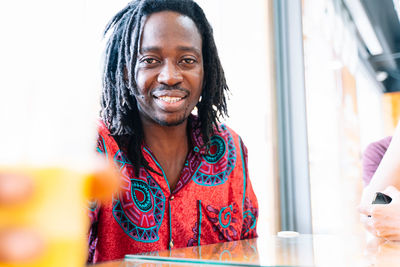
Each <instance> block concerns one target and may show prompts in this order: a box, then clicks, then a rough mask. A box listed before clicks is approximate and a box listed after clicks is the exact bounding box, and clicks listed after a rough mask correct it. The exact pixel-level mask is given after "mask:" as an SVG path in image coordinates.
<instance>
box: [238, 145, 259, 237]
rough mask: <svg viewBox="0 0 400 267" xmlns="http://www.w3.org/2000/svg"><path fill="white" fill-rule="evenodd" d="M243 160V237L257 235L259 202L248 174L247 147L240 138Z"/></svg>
mask: <svg viewBox="0 0 400 267" xmlns="http://www.w3.org/2000/svg"><path fill="white" fill-rule="evenodd" d="M240 148H241V152H242V157H243V158H242V160H243V162H244V176H245V177H243V179H244V195H243V203H242V204H243V225H242V234H241V239H247V238H255V237H257V220H258V202H257V198H256V195H255V194H254V191H253V187H252V186H251V182H250V179H249V175H248V173H249V172H248V167H247V158H248V157H247V148H246V146H245V145H244V143H243V141H242V140H241V139H240Z"/></svg>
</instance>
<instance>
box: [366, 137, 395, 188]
mask: <svg viewBox="0 0 400 267" xmlns="http://www.w3.org/2000/svg"><path fill="white" fill-rule="evenodd" d="M391 140H392V137H391V136H388V137H385V138H383V139H381V140H379V141H377V142H373V143H371V144H369V145H368V147H367V148H366V149H365V151H364V153H363V156H362V170H363V177H362V178H363V181H364V186H367V185H368V184H369V183H370V182H371V179H372V176H374V174H375V171H376V169H377V168H378V166H379V164H380V163H381V160H382V158H383V156H384V155H385V153H386V150H387V148H388V147H389V144H390V141H391Z"/></svg>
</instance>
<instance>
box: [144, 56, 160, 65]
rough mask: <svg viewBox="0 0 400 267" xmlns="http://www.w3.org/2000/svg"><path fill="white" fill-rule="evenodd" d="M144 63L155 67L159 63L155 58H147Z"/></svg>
mask: <svg viewBox="0 0 400 267" xmlns="http://www.w3.org/2000/svg"><path fill="white" fill-rule="evenodd" d="M142 62H144V63H146V64H147V65H153V64H156V63H157V62H158V61H157V60H156V59H154V58H145V59H143V60H142Z"/></svg>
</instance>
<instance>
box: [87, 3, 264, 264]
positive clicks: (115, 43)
mask: <svg viewBox="0 0 400 267" xmlns="http://www.w3.org/2000/svg"><path fill="white" fill-rule="evenodd" d="M106 33H107V34H109V40H108V43H107V47H106V53H105V64H104V80H103V92H102V120H103V124H102V125H101V126H100V129H99V140H98V151H99V152H100V153H103V154H104V155H105V156H106V157H108V158H109V159H110V160H112V161H114V163H115V164H116V165H117V166H118V168H119V169H120V172H121V179H122V184H121V190H120V192H119V193H118V194H116V195H115V196H114V198H113V201H112V203H97V204H96V205H94V206H93V207H92V209H91V213H90V215H91V219H92V227H91V232H90V240H89V242H90V255H89V261H90V262H97V261H104V260H112V259H118V258H122V257H123V256H124V255H125V254H134V253H141V252H149V251H157V250H164V249H173V248H178V247H185V246H197V245H205V244H211V243H217V242H225V241H231V240H238V239H244V238H251V237H256V236H257V234H256V224H257V217H258V205H257V200H256V197H255V195H254V192H253V189H252V187H251V184H250V180H249V177H248V173H247V149H246V147H245V146H244V144H243V143H242V141H241V139H240V137H239V136H238V135H237V134H236V133H235V132H234V131H232V130H231V129H230V128H228V127H227V126H225V125H223V124H219V123H218V121H219V116H224V115H226V113H227V109H226V100H225V93H226V91H227V90H228V87H227V85H226V82H225V76H224V72H223V69H222V66H221V64H220V60H219V57H218V53H217V49H216V47H215V43H214V38H213V33H212V28H211V26H210V25H209V23H208V21H207V19H206V17H205V15H204V13H203V11H202V9H201V8H200V7H199V6H198V5H197V4H196V3H195V2H193V1H190V0H143V1H133V2H131V3H129V4H128V6H127V7H126V8H124V9H123V10H121V11H120V12H119V13H118V14H117V15H115V17H114V18H113V19H112V20H111V22H110V23H109V25H108V26H107V28H106ZM195 108H197V112H194V109H195ZM192 113H197V114H198V115H193V114H192Z"/></svg>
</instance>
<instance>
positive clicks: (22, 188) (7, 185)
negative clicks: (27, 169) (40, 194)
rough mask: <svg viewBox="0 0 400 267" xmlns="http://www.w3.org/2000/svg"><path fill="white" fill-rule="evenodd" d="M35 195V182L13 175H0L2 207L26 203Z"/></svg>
mask: <svg viewBox="0 0 400 267" xmlns="http://www.w3.org/2000/svg"><path fill="white" fill-rule="evenodd" d="M32 193H33V181H32V179H30V178H29V177H27V176H24V175H21V174H13V173H9V174H6V173H2V174H0V205H12V204H18V203H21V202H24V201H26V200H27V199H29V197H31V195H32Z"/></svg>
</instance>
